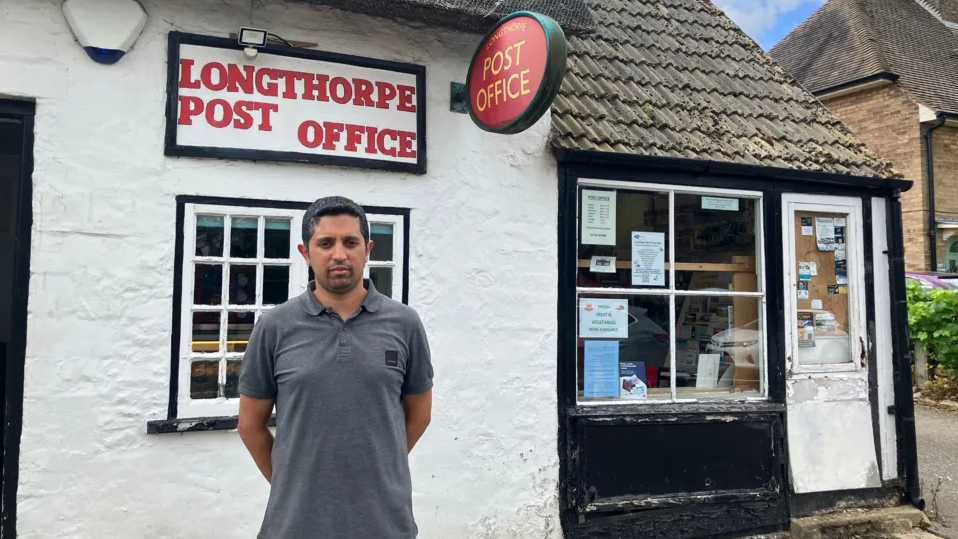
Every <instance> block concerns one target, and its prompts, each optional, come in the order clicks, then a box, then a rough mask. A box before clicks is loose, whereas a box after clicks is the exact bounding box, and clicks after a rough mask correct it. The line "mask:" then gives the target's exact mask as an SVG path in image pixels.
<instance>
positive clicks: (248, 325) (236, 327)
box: [226, 312, 254, 352]
mask: <svg viewBox="0 0 958 539" xmlns="http://www.w3.org/2000/svg"><path fill="white" fill-rule="evenodd" d="M227 317H228V318H227V319H228V320H229V322H228V323H227V325H226V351H227V352H245V351H246V345H247V344H249V336H250V333H252V331H253V321H254V316H253V313H251V312H233V313H229V314H228V315H227Z"/></svg>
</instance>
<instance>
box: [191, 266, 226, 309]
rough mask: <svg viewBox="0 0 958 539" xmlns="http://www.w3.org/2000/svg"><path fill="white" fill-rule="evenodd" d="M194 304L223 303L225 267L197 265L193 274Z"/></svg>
mask: <svg viewBox="0 0 958 539" xmlns="http://www.w3.org/2000/svg"><path fill="white" fill-rule="evenodd" d="M193 303H194V304H195V305H220V304H222V303H223V266H222V265H221V264H196V266H195V270H194V272H193Z"/></svg>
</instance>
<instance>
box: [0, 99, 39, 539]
mask: <svg viewBox="0 0 958 539" xmlns="http://www.w3.org/2000/svg"><path fill="white" fill-rule="evenodd" d="M33 120H34V104H33V103H29V102H24V101H6V100H0V402H2V403H3V421H2V423H0V439H2V440H3V446H2V451H3V459H2V469H0V539H7V538H10V539H12V538H13V537H16V508H17V479H18V471H19V461H20V432H21V425H22V419H23V368H24V362H25V358H26V343H27V297H28V294H29V278H30V229H31V226H32V222H33V218H32V213H33V212H32V207H31V204H32V200H33V184H32V174H33Z"/></svg>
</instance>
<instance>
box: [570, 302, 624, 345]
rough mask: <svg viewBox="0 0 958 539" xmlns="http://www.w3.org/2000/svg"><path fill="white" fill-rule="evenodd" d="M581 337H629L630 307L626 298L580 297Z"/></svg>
mask: <svg viewBox="0 0 958 539" xmlns="http://www.w3.org/2000/svg"><path fill="white" fill-rule="evenodd" d="M579 337H582V338H583V339H627V338H628V337H629V307H628V301H627V300H624V299H596V298H580V299H579Z"/></svg>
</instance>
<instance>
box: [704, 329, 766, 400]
mask: <svg viewBox="0 0 958 539" xmlns="http://www.w3.org/2000/svg"><path fill="white" fill-rule="evenodd" d="M745 326H746V327H754V328H757V327H759V326H758V321H752V322H751V323H749V324H745ZM708 353H709V354H719V355H720V356H721V359H722V360H721V362H720V363H719V365H720V370H719V380H720V381H719V384H718V385H719V387H723V386H724V387H735V388H736V389H738V390H755V391H758V390H759V389H760V384H759V376H760V370H759V368H760V366H759V362H760V361H761V358H762V332H761V331H759V330H757V329H745V328H730V329H727V330H725V331H721V332H719V333H716V334H715V335H712V339H711V340H710V341H709V343H708ZM729 369H731V370H732V373H731V374H733V375H734V377H733V376H726V375H727V374H729Z"/></svg>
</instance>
